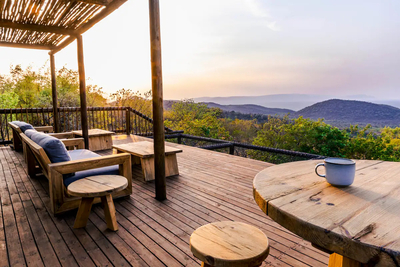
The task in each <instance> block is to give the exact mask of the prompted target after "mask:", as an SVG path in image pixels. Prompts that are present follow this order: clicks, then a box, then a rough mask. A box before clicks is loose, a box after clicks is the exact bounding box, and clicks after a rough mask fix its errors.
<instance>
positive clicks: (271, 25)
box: [267, 21, 281, 32]
mask: <svg viewBox="0 0 400 267" xmlns="http://www.w3.org/2000/svg"><path fill="white" fill-rule="evenodd" d="M267 27H268V28H269V29H270V30H272V31H274V32H278V31H280V30H281V29H280V28H279V26H277V25H276V21H272V22H267Z"/></svg>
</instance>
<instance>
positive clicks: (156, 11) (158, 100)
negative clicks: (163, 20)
mask: <svg viewBox="0 0 400 267" xmlns="http://www.w3.org/2000/svg"><path fill="white" fill-rule="evenodd" d="M149 13H150V16H149V17H150V47H151V49H150V50H151V74H152V93H153V125H154V127H153V131H154V133H153V136H154V170H155V186H156V188H155V189H156V199H157V200H164V199H166V198H167V187H166V179H165V147H164V118H163V86H162V66H161V34H160V3H159V0H149Z"/></svg>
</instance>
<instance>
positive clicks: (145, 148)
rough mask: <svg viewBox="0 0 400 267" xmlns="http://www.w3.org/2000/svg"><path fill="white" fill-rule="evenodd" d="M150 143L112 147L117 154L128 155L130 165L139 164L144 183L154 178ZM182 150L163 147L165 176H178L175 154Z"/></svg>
mask: <svg viewBox="0 0 400 267" xmlns="http://www.w3.org/2000/svg"><path fill="white" fill-rule="evenodd" d="M153 146H154V145H153V143H152V142H148V141H141V142H135V143H128V144H122V145H113V146H112V147H113V148H114V149H116V150H117V153H130V154H131V155H132V165H138V164H140V165H141V167H142V172H143V178H144V181H152V180H154V179H155V176H154V147H153ZM181 152H182V149H178V148H175V147H170V146H165V176H167V177H168V176H174V175H179V169H178V161H177V158H176V153H181Z"/></svg>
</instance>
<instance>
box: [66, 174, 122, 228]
mask: <svg viewBox="0 0 400 267" xmlns="http://www.w3.org/2000/svg"><path fill="white" fill-rule="evenodd" d="M127 186H128V180H127V179H126V178H125V177H124V176H120V175H98V176H90V177H86V178H83V179H80V180H77V181H75V182H73V183H71V184H70V185H69V186H68V188H67V192H68V194H70V195H72V196H77V197H82V200H81V204H80V205H79V209H78V213H77V215H76V219H75V224H74V228H82V227H85V226H86V223H87V221H88V219H89V214H90V210H91V209H92V204H93V201H94V198H95V197H100V198H101V202H102V203H103V206H104V215H105V218H106V221H107V227H108V228H109V229H110V230H113V231H117V230H118V224H117V219H116V218H115V207H114V202H113V199H112V196H111V193H114V192H118V191H121V190H123V189H125V188H126V187H127Z"/></svg>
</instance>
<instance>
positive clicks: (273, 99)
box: [194, 94, 375, 111]
mask: <svg viewBox="0 0 400 267" xmlns="http://www.w3.org/2000/svg"><path fill="white" fill-rule="evenodd" d="M332 98H335V97H334V96H332V95H314V94H275V95H261V96H228V97H199V98H195V99H194V101H195V102H213V103H217V104H220V105H246V104H254V105H260V106H264V107H269V108H284V109H291V110H296V111H297V110H300V109H302V108H305V107H307V106H310V105H312V104H315V103H317V102H321V101H325V100H328V99H332ZM343 98H345V99H348V100H362V101H372V102H375V98H373V97H371V96H367V95H350V96H345V97H343Z"/></svg>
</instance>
